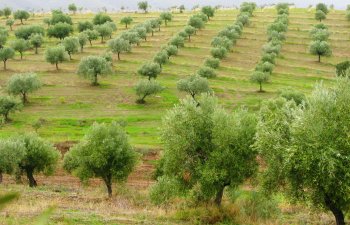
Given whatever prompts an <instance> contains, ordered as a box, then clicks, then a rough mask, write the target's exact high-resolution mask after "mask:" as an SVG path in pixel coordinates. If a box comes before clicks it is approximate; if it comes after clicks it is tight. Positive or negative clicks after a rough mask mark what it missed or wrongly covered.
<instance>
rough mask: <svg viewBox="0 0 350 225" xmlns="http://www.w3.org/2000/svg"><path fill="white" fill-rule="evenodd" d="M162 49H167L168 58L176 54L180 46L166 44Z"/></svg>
mask: <svg viewBox="0 0 350 225" xmlns="http://www.w3.org/2000/svg"><path fill="white" fill-rule="evenodd" d="M162 50H164V51H166V53H167V55H168V59H170V57H171V56H175V55H177V53H178V51H179V50H178V48H177V47H176V46H174V45H166V46H164V47H163V48H162Z"/></svg>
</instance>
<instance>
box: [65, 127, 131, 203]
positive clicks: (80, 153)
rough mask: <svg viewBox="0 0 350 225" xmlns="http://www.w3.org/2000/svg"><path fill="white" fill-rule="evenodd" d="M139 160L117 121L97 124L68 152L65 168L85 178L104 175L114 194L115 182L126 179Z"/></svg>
mask: <svg viewBox="0 0 350 225" xmlns="http://www.w3.org/2000/svg"><path fill="white" fill-rule="evenodd" d="M136 161H137V155H136V152H135V151H134V150H133V149H132V147H131V145H130V143H129V140H128V136H127V134H126V132H125V131H124V128H123V127H121V126H120V125H119V124H117V123H116V122H112V123H111V124H105V123H102V124H98V123H95V124H93V125H92V127H91V128H90V129H89V130H88V131H87V133H86V134H85V136H84V138H83V140H82V141H81V142H80V143H79V144H77V145H75V146H73V148H72V149H71V150H70V151H69V152H67V153H66V155H65V156H64V165H63V167H64V169H66V170H67V171H68V172H71V173H73V174H74V175H76V176H78V177H79V178H80V179H81V180H82V181H87V180H89V179H90V178H92V177H98V178H101V179H102V180H103V182H104V183H105V185H106V187H107V191H108V196H109V197H112V184H113V182H122V181H125V180H126V179H127V178H128V176H129V174H130V173H131V172H132V171H133V169H134V167H135V165H136Z"/></svg>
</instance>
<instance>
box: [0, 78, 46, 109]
mask: <svg viewBox="0 0 350 225" xmlns="http://www.w3.org/2000/svg"><path fill="white" fill-rule="evenodd" d="M41 87H42V83H41V81H40V80H39V78H38V76H37V75H36V74H34V73H23V74H15V75H13V76H11V78H10V79H9V80H8V82H7V86H6V89H7V92H8V93H9V94H11V95H15V96H16V95H21V98H22V103H23V104H25V103H28V94H29V93H32V92H34V91H37V90H38V89H40V88H41Z"/></svg>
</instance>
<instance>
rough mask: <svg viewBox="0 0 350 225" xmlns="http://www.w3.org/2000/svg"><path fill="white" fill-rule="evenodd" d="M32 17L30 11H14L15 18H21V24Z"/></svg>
mask: <svg viewBox="0 0 350 225" xmlns="http://www.w3.org/2000/svg"><path fill="white" fill-rule="evenodd" d="M29 17H30V14H29V12H27V11H25V10H17V11H16V12H14V13H13V18H14V19H15V20H20V21H21V24H23V20H27V19H28V18H29Z"/></svg>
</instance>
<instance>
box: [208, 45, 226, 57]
mask: <svg viewBox="0 0 350 225" xmlns="http://www.w3.org/2000/svg"><path fill="white" fill-rule="evenodd" d="M210 54H211V55H212V56H213V58H216V59H223V58H225V57H226V55H227V49H226V48H224V47H215V48H212V49H211V51H210Z"/></svg>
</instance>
